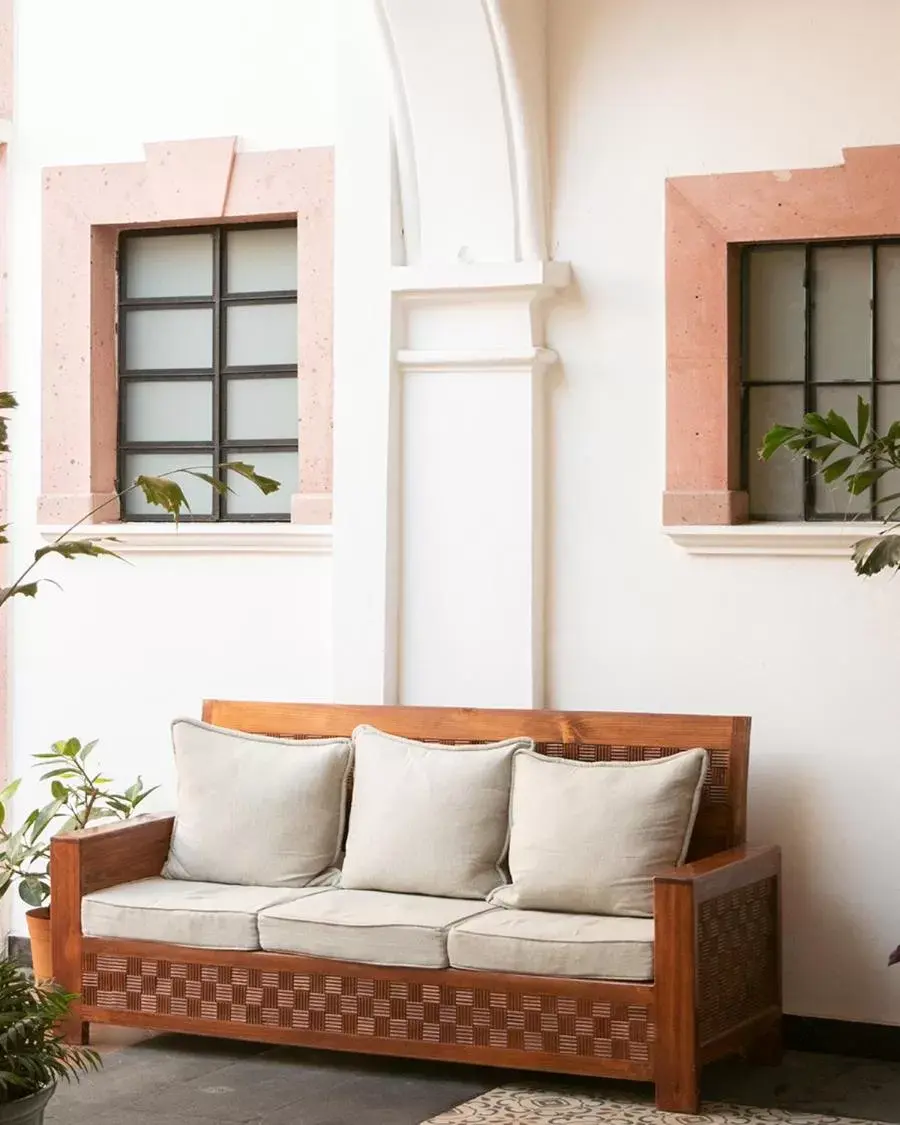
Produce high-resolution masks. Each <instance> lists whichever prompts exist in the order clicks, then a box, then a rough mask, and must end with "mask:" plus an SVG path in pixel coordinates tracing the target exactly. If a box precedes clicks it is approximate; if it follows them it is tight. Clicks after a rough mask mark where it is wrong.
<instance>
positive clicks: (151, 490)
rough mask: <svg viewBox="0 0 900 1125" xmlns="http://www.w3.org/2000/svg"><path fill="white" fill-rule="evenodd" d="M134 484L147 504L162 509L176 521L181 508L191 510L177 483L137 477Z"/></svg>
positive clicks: (157, 478) (160, 478)
mask: <svg viewBox="0 0 900 1125" xmlns="http://www.w3.org/2000/svg"><path fill="white" fill-rule="evenodd" d="M134 483H135V485H137V487H138V488H139V489H140V490H141V492H143V494H144V499H145V500H146V501H147V503H148V504H153V505H154V506H155V507H157V508H162V509H163V510H164V511H166V512H169V513H170V514H171V515H173V516H174V517H175V518H176V519H177V518H178V516H179V515H180V513H181V509H182V508H186V509H187V510H188V511H190V510H191V506H190V504H189V503H188V502H187V497H186V496H185V495H184V493H183V492H182V491H181V485H180V484H178V482H177V481H174V480H170V479H169V478H168V477H148V476H139V477H138V478H137V479H136V480H135V482H134Z"/></svg>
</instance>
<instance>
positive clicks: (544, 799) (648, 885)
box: [490, 750, 707, 917]
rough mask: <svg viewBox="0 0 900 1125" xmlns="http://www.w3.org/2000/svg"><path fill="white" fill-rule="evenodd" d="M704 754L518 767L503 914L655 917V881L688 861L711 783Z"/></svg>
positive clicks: (536, 757)
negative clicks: (702, 794)
mask: <svg viewBox="0 0 900 1125" xmlns="http://www.w3.org/2000/svg"><path fill="white" fill-rule="evenodd" d="M706 766H707V754H706V751H705V750H687V751H685V752H684V753H681V754H674V755H672V756H671V757H669V758H659V759H655V760H652V761H647V762H572V761H566V760H564V759H559V758H547V757H545V756H543V755H542V754H536V753H532V752H527V751H519V752H518V753H517V754H516V755H515V759H514V761H513V781H512V798H511V801H510V837H509V871H510V875H511V877H512V883H511V885H510V886H507V887H499V888H498V889H497V890H495V891H494V892H493V893H492V894H491V895H490V901H491V902H493V903H495V904H496V905H498V906H509V907H515V908H517V909H520V910H550V911H563V912H570V913H574V914H622V915H630V916H633V917H645V916H651V915H652V914H653V875H654V874H655V873H657V872H658V871H660V870H662V869H663V868H665V867H671V866H674V865H675V864H677V863H681V862H683V861H684V857H685V855H686V854H687V849H688V844H689V843H690V839H691V832H692V830H693V827H694V820H695V818H696V816H697V808H698V807H699V803H700V792H701V789H702V787H703V779H704V777H705V776H706Z"/></svg>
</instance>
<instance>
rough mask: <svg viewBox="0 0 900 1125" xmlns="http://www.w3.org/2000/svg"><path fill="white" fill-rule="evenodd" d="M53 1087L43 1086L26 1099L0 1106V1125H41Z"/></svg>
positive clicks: (17, 1099)
mask: <svg viewBox="0 0 900 1125" xmlns="http://www.w3.org/2000/svg"><path fill="white" fill-rule="evenodd" d="M55 1089H56V1087H55V1086H45V1087H44V1088H43V1090H38V1092H37V1093H36V1094H29V1095H28V1097H27V1098H16V1100H15V1101H14V1102H4V1103H3V1104H2V1105H0V1125H42V1123H43V1120H44V1110H45V1109H46V1108H47V1102H49V1101H50V1099H51V1098H52V1097H53V1091H54V1090H55Z"/></svg>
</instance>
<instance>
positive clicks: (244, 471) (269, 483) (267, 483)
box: [219, 461, 281, 496]
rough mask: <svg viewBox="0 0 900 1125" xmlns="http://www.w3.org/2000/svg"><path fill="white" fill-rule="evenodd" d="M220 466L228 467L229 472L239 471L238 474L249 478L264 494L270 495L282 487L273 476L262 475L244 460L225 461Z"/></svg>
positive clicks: (221, 467) (222, 467)
mask: <svg viewBox="0 0 900 1125" xmlns="http://www.w3.org/2000/svg"><path fill="white" fill-rule="evenodd" d="M219 468H220V469H227V470H228V472H231V473H237V474H238V476H241V477H244V478H245V479H246V480H249V481H250V482H251V483H252V484H255V485H256V487H257V488H258V489H259V491H260V492H261V493H262V494H263V495H264V496H268V495H269V493H270V492H277V491H278V489H279V488H281V483H280V482H279V481H277V480H272V478H271V477H263V476H260V475H259V474H258V473H257V472H256V470H255V469H254V468H253V466H252V465H246V464H244V462H243V461H224V462H223V463H222V464H221V465H220V466H219Z"/></svg>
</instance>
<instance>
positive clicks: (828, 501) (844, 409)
mask: <svg viewBox="0 0 900 1125" xmlns="http://www.w3.org/2000/svg"><path fill="white" fill-rule="evenodd" d="M860 396H861V397H862V398H864V399H865V400H866V402H871V400H872V395H871V388H870V387H868V386H865V385H863V386H859V387H817V388H816V393H815V398H814V401H813V409H814V410H816V411H817V412H818V413H819V414H827V413H828V411H829V410H835V411H837V413H838V414H840V415H841V416H842V417H844V418H846V419H847V421H848V422H849V423H850V427H851V429H852V430H853V431H854V432H855V431H856V400H857V398H858V397H860ZM847 456H849V454H847ZM869 504H870V497H869V494H868V493H867V492H866V493H863V494H862V495H860V496H851V495H850V493H849V492H848V491H847V489H846V487H845V486H844V484H843V483H842V482H841V481H836V482H835V483H834V484H826V483H825V482H824V481H823V480H822V477H821V475H817V476H816V480H815V505H816V512H817V514H819V515H827V516H834V515H856V516H859V515H863V516H864V515H866V514H867V513H868V511H869Z"/></svg>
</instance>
